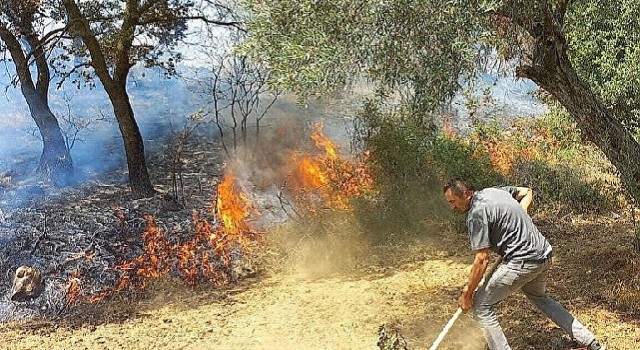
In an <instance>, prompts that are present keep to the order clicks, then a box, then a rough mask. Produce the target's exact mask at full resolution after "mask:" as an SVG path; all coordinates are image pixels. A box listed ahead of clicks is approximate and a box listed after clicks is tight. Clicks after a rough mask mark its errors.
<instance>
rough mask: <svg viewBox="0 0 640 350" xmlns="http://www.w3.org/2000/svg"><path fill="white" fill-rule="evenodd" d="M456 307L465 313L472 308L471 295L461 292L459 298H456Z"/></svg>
mask: <svg viewBox="0 0 640 350" xmlns="http://www.w3.org/2000/svg"><path fill="white" fill-rule="evenodd" d="M458 306H460V308H461V309H462V311H464V312H467V311H469V309H471V307H472V306H473V293H468V292H462V294H461V295H460V298H458Z"/></svg>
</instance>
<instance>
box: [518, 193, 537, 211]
mask: <svg viewBox="0 0 640 350" xmlns="http://www.w3.org/2000/svg"><path fill="white" fill-rule="evenodd" d="M516 190H517V193H516V196H515V198H516V200H517V201H518V202H519V203H520V205H521V206H522V208H523V209H524V211H526V212H528V211H529V206H531V202H533V190H531V189H530V188H529V187H516Z"/></svg>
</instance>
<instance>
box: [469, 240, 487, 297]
mask: <svg viewBox="0 0 640 350" xmlns="http://www.w3.org/2000/svg"><path fill="white" fill-rule="evenodd" d="M490 260H491V250H489V248H485V249H480V250H477V251H476V256H475V259H474V260H473V266H471V272H470V273H469V278H468V281H467V285H466V286H464V289H463V290H462V294H463V295H464V296H465V297H467V298H471V297H473V293H474V292H475V290H476V288H478V285H479V284H480V281H481V280H482V276H484V273H485V271H486V270H487V266H488V265H489V261H490Z"/></svg>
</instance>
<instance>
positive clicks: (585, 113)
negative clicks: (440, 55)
mask: <svg viewBox="0 0 640 350" xmlns="http://www.w3.org/2000/svg"><path fill="white" fill-rule="evenodd" d="M534 39H535V44H534V45H533V48H532V55H531V57H532V63H531V64H530V65H527V66H521V67H519V68H518V70H517V74H518V75H519V76H521V77H525V78H529V79H531V80H533V81H534V82H535V83H536V84H538V85H539V86H540V87H541V88H543V89H545V90H546V91H547V92H549V93H550V94H552V95H553V96H554V97H555V98H556V99H557V100H558V102H560V104H562V106H564V107H565V108H566V109H567V111H568V112H569V114H570V115H571V116H572V117H573V118H574V119H575V120H576V122H577V124H578V127H579V128H580V129H581V131H582V133H583V135H584V136H585V137H586V139H587V140H589V141H591V142H593V143H594V144H595V145H596V146H598V148H600V150H601V151H602V152H603V153H604V154H605V156H606V157H607V158H608V159H609V161H610V162H611V163H612V164H613V165H614V166H615V167H616V168H617V169H618V171H619V172H620V174H621V179H622V182H623V184H624V185H625V188H626V191H627V193H628V194H629V195H630V196H631V197H632V198H633V199H634V200H635V201H636V203H638V202H640V186H638V183H639V182H640V144H638V142H637V141H636V140H635V138H634V137H633V135H631V133H630V132H629V131H628V130H626V129H625V128H624V126H623V125H622V123H620V121H619V120H618V119H616V118H615V116H613V115H611V113H610V112H609V111H608V110H607V109H606V108H605V106H604V105H603V103H602V102H601V101H600V99H599V98H598V97H597V96H596V95H595V94H594V92H593V91H592V90H591V88H590V87H589V85H588V84H587V83H586V82H584V81H582V80H581V79H580V78H579V77H578V74H577V73H576V71H575V69H574V68H573V66H572V64H571V61H570V60H569V57H568V55H567V52H566V47H567V45H566V42H565V39H564V36H563V35H562V34H561V32H560V31H559V30H553V31H542V32H541V33H540V34H539V35H538V36H536V37H534Z"/></svg>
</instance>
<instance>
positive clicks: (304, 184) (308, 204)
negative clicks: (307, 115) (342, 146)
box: [291, 124, 373, 213]
mask: <svg viewBox="0 0 640 350" xmlns="http://www.w3.org/2000/svg"><path fill="white" fill-rule="evenodd" d="M322 128H323V127H322V124H316V125H315V130H314V131H313V132H312V134H311V139H312V140H313V141H314V143H315V145H316V148H317V150H318V151H319V152H320V153H318V154H315V155H300V154H293V155H292V157H291V160H292V163H293V164H294V169H293V174H292V175H293V176H292V179H293V181H292V182H293V188H294V191H295V192H296V196H297V197H298V198H297V200H296V202H297V204H298V206H302V207H304V208H305V209H307V210H308V211H309V212H311V213H314V212H317V209H318V208H316V206H318V205H319V206H321V207H325V208H328V209H337V210H348V209H351V205H350V203H349V202H350V200H351V199H352V198H354V197H358V196H362V195H365V194H367V193H370V192H371V191H372V189H373V180H372V177H371V176H370V174H369V170H368V167H367V166H366V161H367V159H368V153H367V152H365V155H364V157H363V159H360V160H357V161H355V162H350V161H347V160H344V159H341V158H340V157H339V156H338V147H337V146H336V145H335V144H334V143H333V142H331V140H329V139H328V138H327V137H326V136H325V135H324V134H323V133H322ZM318 198H319V199H320V200H319V201H318Z"/></svg>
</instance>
